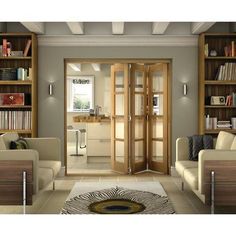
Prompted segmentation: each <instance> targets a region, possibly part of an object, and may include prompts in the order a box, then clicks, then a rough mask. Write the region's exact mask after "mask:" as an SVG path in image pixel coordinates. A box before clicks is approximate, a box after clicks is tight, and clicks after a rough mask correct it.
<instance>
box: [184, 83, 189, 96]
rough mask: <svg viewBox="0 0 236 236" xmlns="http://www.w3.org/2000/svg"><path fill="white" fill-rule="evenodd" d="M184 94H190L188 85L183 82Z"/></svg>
mask: <svg viewBox="0 0 236 236" xmlns="http://www.w3.org/2000/svg"><path fill="white" fill-rule="evenodd" d="M183 94H184V96H186V95H187V94H188V86H187V84H183Z"/></svg>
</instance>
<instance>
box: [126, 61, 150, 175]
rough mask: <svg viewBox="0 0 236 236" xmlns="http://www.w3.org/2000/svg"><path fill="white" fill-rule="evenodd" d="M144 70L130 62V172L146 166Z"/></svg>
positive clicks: (142, 66) (143, 67)
mask: <svg viewBox="0 0 236 236" xmlns="http://www.w3.org/2000/svg"><path fill="white" fill-rule="evenodd" d="M146 90H147V88H146V70H145V66H144V65H137V64H131V70H130V117H131V119H130V158H131V160H130V165H131V172H132V173H135V172H139V171H143V170H146V168H147V155H146V154H147V152H146V150H147V145H146V144H147V142H146V140H147V134H146V133H147V121H146V103H147V92H146Z"/></svg>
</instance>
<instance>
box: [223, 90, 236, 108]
mask: <svg viewBox="0 0 236 236" xmlns="http://www.w3.org/2000/svg"><path fill="white" fill-rule="evenodd" d="M225 106H236V93H232V95H228V96H226V100H225Z"/></svg>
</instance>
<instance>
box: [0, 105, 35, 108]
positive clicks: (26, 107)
mask: <svg viewBox="0 0 236 236" xmlns="http://www.w3.org/2000/svg"><path fill="white" fill-rule="evenodd" d="M15 108H19V109H29V108H32V106H27V105H25V106H13V105H12V106H0V109H15Z"/></svg>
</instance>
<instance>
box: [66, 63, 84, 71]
mask: <svg viewBox="0 0 236 236" xmlns="http://www.w3.org/2000/svg"><path fill="white" fill-rule="evenodd" d="M68 65H69V66H70V67H71V68H72V69H73V70H74V71H81V64H80V63H68Z"/></svg>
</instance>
